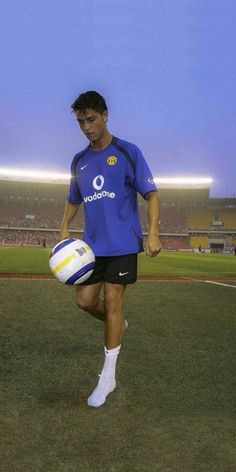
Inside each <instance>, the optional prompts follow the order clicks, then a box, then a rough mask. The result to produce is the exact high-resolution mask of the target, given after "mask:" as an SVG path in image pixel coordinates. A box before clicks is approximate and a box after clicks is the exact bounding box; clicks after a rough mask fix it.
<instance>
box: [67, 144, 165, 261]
mask: <svg viewBox="0 0 236 472" xmlns="http://www.w3.org/2000/svg"><path fill="white" fill-rule="evenodd" d="M152 191H156V185H155V184H154V182H153V177H152V174H151V171H150V169H149V167H148V165H147V163H146V161H145V159H144V157H143V155H142V153H141V151H140V150H139V148H138V147H137V146H135V145H134V144H131V143H129V142H127V141H123V140H121V139H119V138H115V137H113V138H112V141H111V143H110V144H109V145H108V146H107V147H106V148H105V149H102V150H101V151H95V150H93V149H92V147H91V145H89V146H88V147H87V148H86V149H84V150H83V151H81V152H80V153H78V154H76V155H75V157H74V159H73V161H72V164H71V181H70V188H69V193H68V201H69V202H70V203H73V204H77V205H80V204H81V203H82V202H83V203H84V216H85V230H84V240H85V241H86V242H87V243H88V244H89V245H90V246H91V248H92V249H93V251H94V254H95V255H96V256H118V255H125V254H132V253H138V252H141V251H143V238H142V230H141V226H140V221H139V214H138V202H137V192H138V193H140V194H141V195H142V196H143V197H145V194H147V193H148V192H152Z"/></svg>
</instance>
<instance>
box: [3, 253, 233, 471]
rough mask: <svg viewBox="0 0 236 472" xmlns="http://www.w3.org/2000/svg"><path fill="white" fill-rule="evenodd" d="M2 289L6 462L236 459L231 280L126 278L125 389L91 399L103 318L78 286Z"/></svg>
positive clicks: (222, 464)
mask: <svg viewBox="0 0 236 472" xmlns="http://www.w3.org/2000/svg"><path fill="white" fill-rule="evenodd" d="M42 257H44V256H42ZM163 259H164V256H163ZM0 297H1V306H0V311H1V346H2V348H1V354H2V389H1V394H0V400H1V401H0V409H1V418H2V427H1V431H2V446H3V450H2V454H1V469H2V470H3V471H4V472H8V471H9V472H10V471H14V472H26V471H27V472H28V471H29V472H45V471H46V472H79V471H83V472H129V471H130V472H156V471H158V472H159V471H160V472H173V471H175V472H209V471H214V472H233V471H234V470H236V455H235V434H236V427H235V381H236V378H235V370H234V368H233V367H232V366H234V364H235V354H236V352H235V351H236V348H235V346H236V342H235V341H236V340H235V328H236V318H235V302H236V291H235V289H234V288H230V287H222V286H216V285H209V284H206V283H198V282H195V283H194V282H189V283H186V282H171V283H166V282H157V283H152V282H148V283H147V282H146V283H145V282H144V283H141V282H139V283H137V284H135V285H134V286H131V287H129V288H128V290H127V294H126V304H125V309H126V313H127V317H128V319H129V322H130V326H129V329H128V331H127V334H126V335H125V339H124V342H123V346H122V350H121V353H120V356H119V360H118V368H117V381H118V382H117V390H116V391H115V392H114V393H113V394H111V395H110V397H109V399H108V401H107V403H106V404H105V405H104V406H102V407H101V408H99V409H91V408H89V407H88V406H87V404H86V399H87V396H88V395H89V393H90V392H91V390H92V389H93V388H94V386H95V385H96V382H97V374H98V372H99V370H100V368H101V366H102V362H103V325H102V323H101V322H99V321H97V320H94V319H92V318H91V317H89V315H86V314H84V313H83V312H81V311H80V310H79V309H78V308H77V307H76V305H75V301H74V289H73V287H67V286H64V285H61V284H59V283H58V282H56V281H54V280H51V281H38V280H35V281H25V280H1V281H0Z"/></svg>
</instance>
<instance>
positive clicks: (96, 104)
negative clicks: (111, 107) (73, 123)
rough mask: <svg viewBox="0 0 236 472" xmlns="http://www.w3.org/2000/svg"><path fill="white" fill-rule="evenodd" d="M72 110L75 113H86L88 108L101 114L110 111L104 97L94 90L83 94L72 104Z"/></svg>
mask: <svg viewBox="0 0 236 472" xmlns="http://www.w3.org/2000/svg"><path fill="white" fill-rule="evenodd" d="M71 108H72V111H73V112H76V111H83V112H84V111H85V110H87V109H88V108H92V109H93V110H95V111H97V112H98V113H101V114H102V113H103V112H104V111H106V110H107V109H108V108H107V105H106V102H105V99H104V97H103V96H102V95H100V93H98V92H95V91H94V90H90V91H88V92H85V93H81V94H80V95H79V96H78V97H77V98H76V99H75V101H74V102H73V103H72V105H71Z"/></svg>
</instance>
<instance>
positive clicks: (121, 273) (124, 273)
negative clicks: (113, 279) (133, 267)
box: [119, 272, 129, 277]
mask: <svg viewBox="0 0 236 472" xmlns="http://www.w3.org/2000/svg"><path fill="white" fill-rule="evenodd" d="M128 273H129V272H119V276H120V277H122V275H126V274H128Z"/></svg>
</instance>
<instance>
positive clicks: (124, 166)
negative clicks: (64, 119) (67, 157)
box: [60, 91, 161, 407]
mask: <svg viewBox="0 0 236 472" xmlns="http://www.w3.org/2000/svg"><path fill="white" fill-rule="evenodd" d="M72 110H73V112H74V114H75V116H76V119H77V121H78V123H79V126H80V129H81V131H82V132H83V133H84V134H85V135H86V137H87V138H88V140H89V141H90V143H89V145H88V146H87V147H86V148H85V149H84V150H83V151H81V152H80V153H78V154H76V155H75V157H74V159H73V161H72V164H71V182H70V188H69V193H68V201H67V203H66V207H65V213H64V217H63V222H62V225H61V232H60V238H61V239H65V238H68V237H69V233H68V229H69V226H70V223H71V222H72V220H73V218H74V217H75V215H76V213H77V211H78V209H79V206H80V204H81V203H82V202H83V203H84V213H85V231H84V240H85V241H86V242H87V243H88V244H89V245H90V246H91V248H92V249H93V251H94V254H95V256H96V264H95V270H94V273H93V274H92V276H91V277H90V278H89V279H88V280H87V281H86V282H85V283H83V284H81V285H79V286H77V287H76V295H77V303H78V305H79V307H80V308H82V309H83V310H85V311H86V312H87V313H89V314H91V315H92V316H94V317H96V318H98V319H100V320H102V321H104V322H105V348H104V350H105V360H104V365H103V369H102V372H101V375H100V380H99V382H98V385H97V387H96V388H95V390H94V391H93V392H92V394H91V395H90V397H89V398H88V405H90V406H93V407H99V406H100V405H102V404H103V403H105V401H106V397H107V395H108V394H109V393H111V392H112V391H113V390H114V389H115V387H116V379H115V370H116V361H117V357H118V354H119V351H120V347H121V341H122V336H123V332H124V330H125V328H126V327H127V322H126V320H124V315H123V299H124V293H125V289H126V286H127V285H128V284H132V283H134V282H135V281H136V278H137V254H138V253H139V252H142V251H143V240H142V231H141V226H140V222H139V217H138V204H137V192H139V193H140V194H141V195H142V196H143V197H144V198H145V199H146V201H147V213H148V220H149V233H148V238H147V242H146V254H147V255H148V256H151V257H153V256H156V255H157V254H158V253H159V251H160V250H161V244H160V240H159V236H158V221H159V200H158V193H157V189H156V186H155V184H154V182H153V178H152V175H151V172H150V170H149V168H148V165H147V163H146V161H145V159H144V157H143V155H142V153H141V151H140V150H139V149H138V147H137V146H135V145H134V144H131V143H128V142H126V141H123V140H121V139H119V138H116V137H114V136H112V135H111V133H110V132H109V131H108V128H107V119H108V109H107V105H106V102H105V100H104V98H103V97H102V96H101V95H100V94H99V93H97V92H95V91H89V92H86V93H82V94H81V95H80V96H79V97H78V98H77V99H76V100H75V101H74V103H73V104H72ZM102 288H103V293H104V299H102V298H100V296H99V295H100V293H101V290H102Z"/></svg>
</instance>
